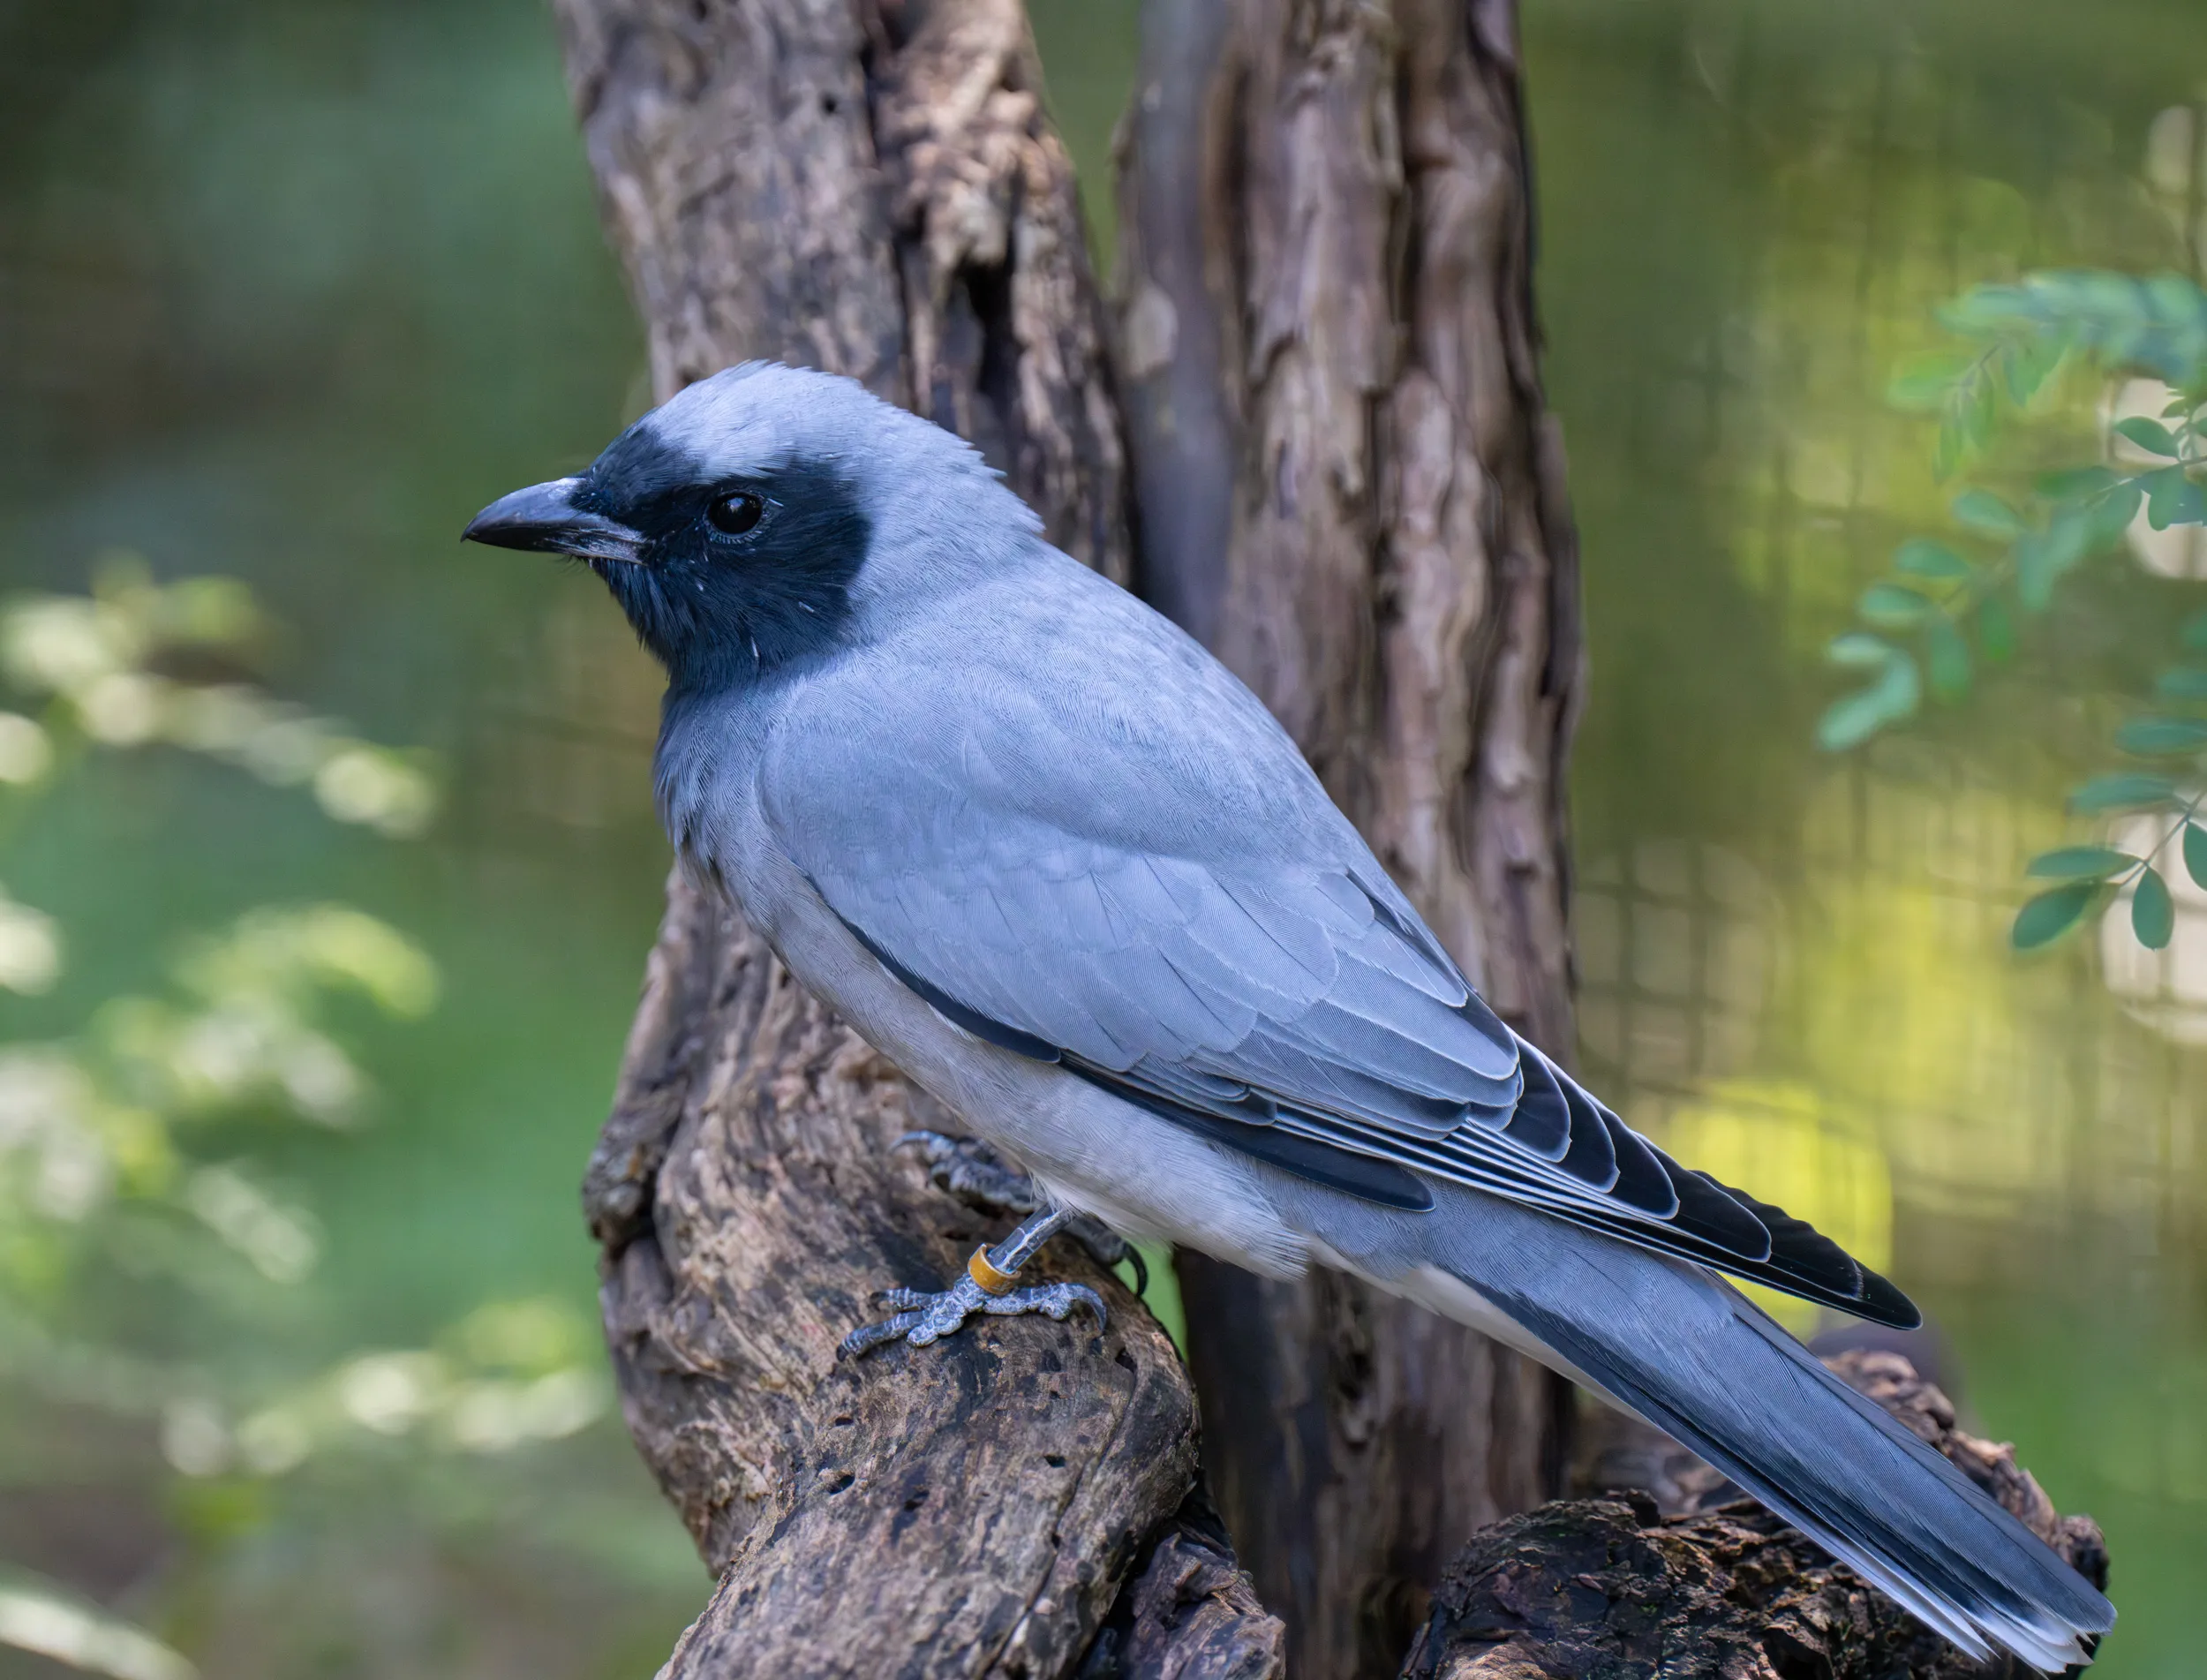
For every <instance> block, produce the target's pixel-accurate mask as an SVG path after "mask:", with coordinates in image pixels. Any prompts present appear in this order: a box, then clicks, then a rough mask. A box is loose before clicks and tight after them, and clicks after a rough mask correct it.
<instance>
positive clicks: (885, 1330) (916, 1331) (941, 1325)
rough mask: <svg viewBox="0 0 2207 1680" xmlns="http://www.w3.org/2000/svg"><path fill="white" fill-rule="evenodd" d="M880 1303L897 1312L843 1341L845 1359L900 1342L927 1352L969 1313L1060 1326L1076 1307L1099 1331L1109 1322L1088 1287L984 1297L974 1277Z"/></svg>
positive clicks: (889, 1296) (885, 1295)
mask: <svg viewBox="0 0 2207 1680" xmlns="http://www.w3.org/2000/svg"><path fill="white" fill-rule="evenodd" d="M879 1299H880V1300H882V1301H884V1302H885V1304H886V1305H888V1306H889V1307H892V1308H895V1309H899V1310H897V1313H896V1316H895V1317H893V1318H891V1319H887V1320H885V1321H884V1322H881V1323H878V1324H866V1325H862V1326H860V1327H859V1328H858V1329H857V1330H853V1331H852V1332H851V1333H850V1334H849V1335H848V1336H846V1337H844V1338H843V1341H842V1346H841V1353H842V1355H843V1356H844V1357H846V1358H850V1359H855V1358H857V1357H858V1356H859V1355H860V1354H862V1353H866V1352H871V1351H872V1350H873V1349H875V1348H877V1347H883V1346H885V1345H888V1344H889V1343H891V1342H893V1341H897V1340H899V1339H900V1338H901V1339H902V1340H904V1341H906V1342H908V1343H910V1344H911V1345H913V1346H914V1347H925V1346H927V1345H930V1343H933V1342H939V1341H940V1340H942V1338H943V1337H945V1336H950V1335H953V1334H954V1333H955V1332H956V1331H957V1330H959V1329H960V1327H962V1326H963V1325H964V1323H965V1322H966V1319H967V1317H968V1315H970V1314H973V1313H986V1314H988V1315H991V1316H992V1317H996V1318H1011V1317H1015V1316H1017V1315H1020V1314H1022V1313H1041V1314H1043V1315H1045V1316H1047V1317H1050V1318H1054V1319H1057V1320H1059V1321H1060V1322H1062V1321H1064V1320H1065V1319H1066V1318H1069V1317H1070V1316H1072V1314H1073V1308H1074V1307H1087V1308H1088V1310H1089V1311H1091V1312H1093V1313H1094V1314H1095V1315H1096V1328H1097V1329H1098V1330H1101V1329H1103V1327H1104V1326H1105V1325H1106V1324H1108V1323H1109V1322H1111V1321H1110V1315H1109V1314H1107V1313H1106V1312H1105V1311H1104V1307H1103V1297H1102V1296H1101V1295H1099V1294H1097V1293H1096V1292H1095V1291H1094V1290H1093V1289H1090V1288H1089V1287H1088V1285H1087V1284H1037V1285H1036V1287H1034V1288H1032V1289H1014V1290H1012V1291H1010V1292H1007V1293H1006V1294H1002V1295H991V1294H987V1293H985V1292H983V1290H982V1288H981V1286H980V1285H979V1284H975V1282H974V1281H973V1279H972V1278H970V1277H960V1279H959V1280H958V1281H957V1282H956V1283H955V1284H952V1285H951V1287H949V1288H948V1289H945V1290H944V1291H943V1292H941V1293H940V1294H936V1295H930V1294H927V1293H925V1292H923V1291H920V1290H916V1289H889V1290H884V1291H883V1292H881V1295H880V1297H879Z"/></svg>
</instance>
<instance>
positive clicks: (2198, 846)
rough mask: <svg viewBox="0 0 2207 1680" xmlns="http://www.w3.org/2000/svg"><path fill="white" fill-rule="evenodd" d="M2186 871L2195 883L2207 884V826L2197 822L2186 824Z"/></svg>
mask: <svg viewBox="0 0 2207 1680" xmlns="http://www.w3.org/2000/svg"><path fill="white" fill-rule="evenodd" d="M2184 873H2185V874H2187V875H2188V876H2190V877H2191V878H2192V885H2195V886H2207V828H2202V827H2201V826H2200V825H2198V824H2197V823H2187V824H2185V825H2184Z"/></svg>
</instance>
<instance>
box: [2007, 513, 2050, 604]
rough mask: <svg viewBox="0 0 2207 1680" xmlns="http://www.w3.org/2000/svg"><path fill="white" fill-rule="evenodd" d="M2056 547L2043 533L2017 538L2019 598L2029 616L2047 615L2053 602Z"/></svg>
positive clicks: (2016, 582) (2016, 594) (2019, 602)
mask: <svg viewBox="0 0 2207 1680" xmlns="http://www.w3.org/2000/svg"><path fill="white" fill-rule="evenodd" d="M2053 561H2054V552H2053V544H2052V543H2051V542H2049V541H2048V540H2047V539H2046V533H2045V531H2025V532H2024V533H2023V534H2022V536H2020V537H2018V538H2017V539H2015V599H2016V603H2017V604H2018V605H2019V606H2022V609H2023V611H2025V612H2026V613H2043V612H2045V610H2046V608H2047V606H2049V605H2051V604H2052V602H2053V580H2054V576H2055V573H2056V568H2055V566H2054V563H2053Z"/></svg>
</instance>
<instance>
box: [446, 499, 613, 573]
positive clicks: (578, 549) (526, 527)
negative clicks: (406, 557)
mask: <svg viewBox="0 0 2207 1680" xmlns="http://www.w3.org/2000/svg"><path fill="white" fill-rule="evenodd" d="M582 482H583V481H582V480H581V479H580V478H554V479H553V480H552V482H551V483H549V484H532V485H531V486H529V487H528V488H527V489H526V490H516V491H515V492H514V493H513V494H511V495H509V496H501V497H499V499H498V500H497V501H493V503H491V505H490V506H489V507H487V508H486V509H483V511H482V512H481V513H478V514H477V515H476V516H475V517H474V518H472V519H471V520H470V521H468V528H467V529H466V530H465V531H462V532H461V533H460V540H461V541H462V542H471V543H488V544H489V545H490V546H492V547H493V548H526V549H531V550H534V551H535V552H537V553H539V554H573V555H574V556H575V557H576V559H578V560H620V561H629V563H630V564H634V563H635V562H636V561H637V560H638V559H640V558H641V555H640V552H639V551H640V550H641V549H642V547H643V546H644V539H643V538H641V537H640V536H638V535H637V534H636V532H635V531H631V530H629V528H628V526H626V525H624V524H621V522H620V521H619V520H617V519H608V518H606V516H605V515H603V514H598V513H591V512H589V511H588V510H586V509H582V508H577V507H576V505H575V503H574V501H572V500H571V498H572V497H573V495H574V493H575V491H576V488H577V487H578V486H580V485H581V484H582Z"/></svg>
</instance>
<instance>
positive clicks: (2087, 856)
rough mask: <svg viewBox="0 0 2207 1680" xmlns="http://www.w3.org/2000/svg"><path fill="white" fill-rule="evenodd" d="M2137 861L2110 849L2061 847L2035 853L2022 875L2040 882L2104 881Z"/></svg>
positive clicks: (2102, 847)
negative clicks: (2036, 854)
mask: <svg viewBox="0 0 2207 1680" xmlns="http://www.w3.org/2000/svg"><path fill="white" fill-rule="evenodd" d="M2137 861H2138V860H2137V859H2136V858H2135V857H2133V856H2131V855H2130V854H2129V853H2128V852H2119V851H2117V850H2116V849H2115V848H2113V847H2112V846H2064V847H2062V848H2060V850H2058V851H2053V852H2041V853H2039V854H2038V856H2036V857H2034V858H2032V859H2031V860H2030V864H2029V865H2028V866H2027V867H2026V868H2025V869H2024V870H2023V873H2024V874H2026V875H2030V876H2034V877H2036V878H2038V879H2039V880H2042V881H2104V880H2105V879H2106V878H2108V877H2109V876H2111V875H2114V874H2117V873H2119V872H2120V871H2121V870H2127V869H2128V868H2129V867H2130V866H2131V865H2132V864H2133V863H2136V862H2137Z"/></svg>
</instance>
